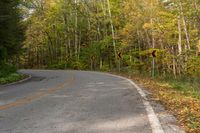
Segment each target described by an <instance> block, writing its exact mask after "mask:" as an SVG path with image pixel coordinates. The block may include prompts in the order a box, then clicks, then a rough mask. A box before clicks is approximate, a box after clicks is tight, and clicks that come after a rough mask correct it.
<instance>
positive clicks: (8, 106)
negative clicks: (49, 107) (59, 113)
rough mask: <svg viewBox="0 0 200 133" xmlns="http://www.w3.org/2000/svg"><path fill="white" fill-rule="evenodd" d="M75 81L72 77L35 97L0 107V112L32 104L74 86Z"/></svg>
mask: <svg viewBox="0 0 200 133" xmlns="http://www.w3.org/2000/svg"><path fill="white" fill-rule="evenodd" d="M74 81H75V77H71V78H70V79H69V80H66V81H65V82H64V83H62V84H59V85H57V86H55V87H53V88H49V89H48V90H46V91H41V92H36V93H35V94H34V95H31V96H27V97H24V98H22V99H19V100H17V101H15V102H12V103H9V104H6V105H2V106H0V110H5V109H9V108H11V107H16V106H19V105H24V104H27V103H29V102H32V101H34V100H37V99H39V98H41V97H43V96H46V95H48V94H50V93H53V92H55V91H58V90H61V89H63V88H64V86H66V85H70V84H72V83H73V82H74Z"/></svg>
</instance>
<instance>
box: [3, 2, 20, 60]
mask: <svg viewBox="0 0 200 133" xmlns="http://www.w3.org/2000/svg"><path fill="white" fill-rule="evenodd" d="M19 4H20V1H19V0H14V1H10V0H1V1H0V38H1V39H0V62H3V61H5V60H7V59H9V58H11V57H12V56H13V55H15V54H17V53H18V52H19V51H20V48H21V46H22V45H21V41H22V39H23V28H22V27H21V22H20V20H21V16H20V9H19V6H20V5H19Z"/></svg>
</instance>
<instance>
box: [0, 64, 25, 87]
mask: <svg viewBox="0 0 200 133" xmlns="http://www.w3.org/2000/svg"><path fill="white" fill-rule="evenodd" d="M23 78H25V76H24V75H22V74H19V73H17V69H16V67H15V66H13V65H12V64H6V63H1V64H0V85H2V84H8V83H13V82H16V81H19V80H21V79H23Z"/></svg>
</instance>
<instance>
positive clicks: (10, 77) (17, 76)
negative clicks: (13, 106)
mask: <svg viewBox="0 0 200 133" xmlns="http://www.w3.org/2000/svg"><path fill="white" fill-rule="evenodd" d="M23 78H24V75H22V74H19V73H12V74H9V75H7V76H4V77H1V78H0V85H4V84H8V83H13V82H16V81H19V80H22V79H23Z"/></svg>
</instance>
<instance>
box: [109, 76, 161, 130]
mask: <svg viewBox="0 0 200 133" xmlns="http://www.w3.org/2000/svg"><path fill="white" fill-rule="evenodd" d="M107 74H108V73H107ZM108 75H111V76H113V77H117V78H120V79H124V80H127V81H129V82H130V83H131V84H132V85H133V86H134V87H135V88H136V89H137V91H138V92H139V94H140V95H141V97H142V98H143V104H144V106H145V109H146V112H147V115H148V118H149V122H150V125H151V128H152V133H164V130H163V128H162V126H161V124H160V121H159V119H158V117H157V115H156V114H155V112H154V110H153V107H152V106H151V104H150V103H149V101H148V100H147V98H146V94H145V93H144V91H143V90H142V89H141V88H140V87H139V86H138V85H137V84H135V83H134V82H133V81H132V80H130V79H128V78H125V77H121V76H117V75H112V74H108Z"/></svg>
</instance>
